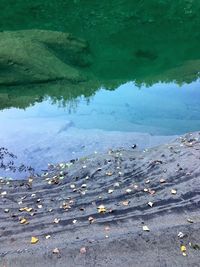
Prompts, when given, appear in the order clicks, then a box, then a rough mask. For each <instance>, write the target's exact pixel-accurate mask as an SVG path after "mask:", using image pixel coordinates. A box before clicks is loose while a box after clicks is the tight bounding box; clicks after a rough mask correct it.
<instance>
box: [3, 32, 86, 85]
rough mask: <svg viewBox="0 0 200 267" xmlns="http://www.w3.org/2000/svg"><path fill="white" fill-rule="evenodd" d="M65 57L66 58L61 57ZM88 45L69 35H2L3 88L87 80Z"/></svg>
mask: <svg viewBox="0 0 200 267" xmlns="http://www.w3.org/2000/svg"><path fill="white" fill-rule="evenodd" d="M61 54H62V56H61ZM87 64H89V53H88V45H87V43H86V42H85V41H83V40H81V39H77V38H74V37H73V36H72V35H70V34H68V33H62V32H56V31H45V30H24V31H8V32H2V33H0V85H18V84H29V83H42V82H49V81H56V80H63V79H64V80H67V81H70V82H73V83H74V82H80V81H83V80H85V79H86V78H85V77H84V75H82V74H81V73H80V70H78V69H77V67H79V68H80V67H84V66H86V65H87Z"/></svg>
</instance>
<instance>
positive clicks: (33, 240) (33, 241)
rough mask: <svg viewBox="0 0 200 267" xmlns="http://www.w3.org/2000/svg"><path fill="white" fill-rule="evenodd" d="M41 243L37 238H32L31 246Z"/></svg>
mask: <svg viewBox="0 0 200 267" xmlns="http://www.w3.org/2000/svg"><path fill="white" fill-rule="evenodd" d="M38 241H39V239H38V238H37V237H35V236H32V237H31V244H36V243H37V242H38Z"/></svg>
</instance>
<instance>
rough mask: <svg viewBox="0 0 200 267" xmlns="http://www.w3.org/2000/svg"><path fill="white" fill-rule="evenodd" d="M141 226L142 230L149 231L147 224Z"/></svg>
mask: <svg viewBox="0 0 200 267" xmlns="http://www.w3.org/2000/svg"><path fill="white" fill-rule="evenodd" d="M142 228H143V231H147V232H149V231H150V229H149V227H148V226H146V225H144V226H143V227H142Z"/></svg>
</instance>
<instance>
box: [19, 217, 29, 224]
mask: <svg viewBox="0 0 200 267" xmlns="http://www.w3.org/2000/svg"><path fill="white" fill-rule="evenodd" d="M20 223H21V224H28V223H29V222H28V221H27V219H25V218H21V219H20Z"/></svg>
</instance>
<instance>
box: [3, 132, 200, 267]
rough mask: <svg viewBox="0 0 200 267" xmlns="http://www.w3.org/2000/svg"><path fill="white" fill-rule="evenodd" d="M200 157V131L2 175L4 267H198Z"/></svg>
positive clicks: (199, 258) (199, 244) (199, 247)
mask: <svg viewBox="0 0 200 267" xmlns="http://www.w3.org/2000/svg"><path fill="white" fill-rule="evenodd" d="M41 160H42V159H41ZM199 163H200V133H198V132H196V133H193V134H187V135H185V136H183V137H180V138H177V139H176V140H175V141H173V142H170V143H169V144H165V145H160V146H157V147H154V148H151V149H148V150H144V151H139V150H137V148H136V149H131V150H127V149H120V150H113V151H112V150H110V151H108V153H106V154H93V155H90V156H88V157H85V158H82V159H79V160H77V161H72V162H68V163H66V164H59V165H57V166H53V165H52V166H49V170H48V173H46V174H44V175H43V176H42V177H40V178H34V177H31V178H30V179H29V180H26V181H25V180H21V181H9V182H7V181H5V180H2V181H1V185H0V244H1V245H0V266H9V267H10V266H15V267H17V266H20V267H23V266H69V267H71V266H131V267H132V266H138V267H139V266H148V267H149V266H150V267H151V266H152V267H157V266H161V267H162V266H170V267H171V266H199V263H200V213H199V211H200V206H199V205H200V179H199V177H200V164H199ZM32 180H33V181H32ZM20 210H21V211H20ZM31 237H35V238H37V239H36V241H37V243H36V244H31ZM55 249H56V250H55ZM181 250H182V251H181ZM185 250H186V251H185ZM53 252H54V253H53Z"/></svg>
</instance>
